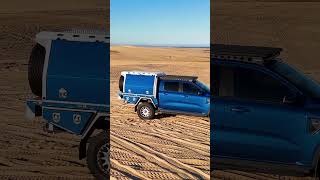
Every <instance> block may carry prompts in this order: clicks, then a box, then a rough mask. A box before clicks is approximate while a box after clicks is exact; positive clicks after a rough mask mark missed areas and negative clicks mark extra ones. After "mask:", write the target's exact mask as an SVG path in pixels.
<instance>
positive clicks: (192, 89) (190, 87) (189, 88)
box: [183, 83, 199, 94]
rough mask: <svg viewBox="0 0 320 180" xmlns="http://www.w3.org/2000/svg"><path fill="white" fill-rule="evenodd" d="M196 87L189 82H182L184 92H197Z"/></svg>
mask: <svg viewBox="0 0 320 180" xmlns="http://www.w3.org/2000/svg"><path fill="white" fill-rule="evenodd" d="M198 91H199V90H198V88H197V87H195V86H194V85H192V84H189V83H183V92H184V93H186V94H198Z"/></svg>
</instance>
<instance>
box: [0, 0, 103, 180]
mask: <svg viewBox="0 0 320 180" xmlns="http://www.w3.org/2000/svg"><path fill="white" fill-rule="evenodd" d="M99 2H100V3H99ZM103 4H104V5H103ZM106 7H107V6H106V1H100V0H99V1H98V0H97V1H90V2H88V1H85V0H80V1H79V0H77V1H75V0H74V1H63V0H56V1H47V2H46V1H40V0H30V1H17V0H12V1H5V2H1V3H0V102H1V103H0V109H1V110H0V129H1V130H0V179H30V180H31V179H93V176H92V175H91V174H90V173H89V170H88V169H87V165H86V161H85V160H81V161H80V160H78V143H79V140H80V139H79V138H78V137H76V136H74V135H71V134H68V133H59V134H50V133H45V132H43V130H42V128H43V125H44V122H43V120H41V119H36V120H35V121H27V120H26V119H25V118H24V110H25V108H24V107H25V100H26V98H27V97H28V96H29V95H30V94H31V90H30V89H29V84H28V79H27V65H28V60H29V55H30V52H31V49H32V47H33V45H34V40H33V39H34V37H35V34H36V33H38V32H39V31H43V30H48V31H64V30H69V29H71V28H85V29H106V24H108V21H106V19H107V18H106V17H107V16H106V14H107V8H106ZM107 30H108V29H107Z"/></svg>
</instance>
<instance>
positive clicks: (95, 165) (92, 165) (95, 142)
mask: <svg viewBox="0 0 320 180" xmlns="http://www.w3.org/2000/svg"><path fill="white" fill-rule="evenodd" d="M109 155H110V145H109V138H108V136H107V132H106V131H105V132H103V133H100V134H98V135H96V136H94V137H92V138H91V139H90V142H89V147H88V150H87V164H88V167H89V169H90V172H91V173H92V174H93V175H94V176H95V177H96V178H97V179H99V180H100V179H101V180H105V179H107V178H108V177H109V174H110V159H109Z"/></svg>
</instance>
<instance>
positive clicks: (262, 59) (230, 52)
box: [211, 44, 282, 64]
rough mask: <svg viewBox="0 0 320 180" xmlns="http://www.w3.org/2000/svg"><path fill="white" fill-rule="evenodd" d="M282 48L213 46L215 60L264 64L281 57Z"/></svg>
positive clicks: (212, 51)
mask: <svg viewBox="0 0 320 180" xmlns="http://www.w3.org/2000/svg"><path fill="white" fill-rule="evenodd" d="M281 51H282V49H281V48H273V47H258V46H241V45H226V44H211V55H212V57H213V58H217V59H223V60H236V61H244V62H251V63H258V64H263V63H266V62H267V61H270V60H274V59H275V58H276V57H278V56H279V55H280V52H281Z"/></svg>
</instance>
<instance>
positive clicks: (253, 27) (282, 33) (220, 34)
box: [211, 0, 320, 180]
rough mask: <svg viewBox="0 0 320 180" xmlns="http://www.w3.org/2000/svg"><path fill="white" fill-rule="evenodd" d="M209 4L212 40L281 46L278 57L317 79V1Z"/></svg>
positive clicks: (238, 175) (231, 175) (229, 174)
mask: <svg viewBox="0 0 320 180" xmlns="http://www.w3.org/2000/svg"><path fill="white" fill-rule="evenodd" d="M240 1H241V2H240ZM211 3H212V6H211V27H212V29H211V42H212V43H228V44H242V45H257V46H274V47H281V48H283V50H284V51H283V53H282V55H281V58H283V59H284V60H285V61H287V62H288V63H290V64H291V65H293V66H296V67H297V68H299V69H301V70H302V71H304V72H305V73H307V74H310V75H311V76H312V77H314V78H315V79H316V80H318V81H320V76H319V72H320V61H319V59H320V54H319V48H320V24H319V21H320V11H319V10H320V3H319V2H312V1H303V0H301V1H298V0H290V1H286V0H272V1H267V0H265V1H261V0H259V1H258V0H227V1H225V0H216V1H211ZM213 141H214V139H213ZM213 177H214V179H229V180H242V179H243V180H245V179H260V180H265V179H278V176H271V175H265V174H252V173H246V172H237V171H225V172H222V171H216V172H215V173H213ZM282 179H286V180H298V179H309V178H295V177H282Z"/></svg>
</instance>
